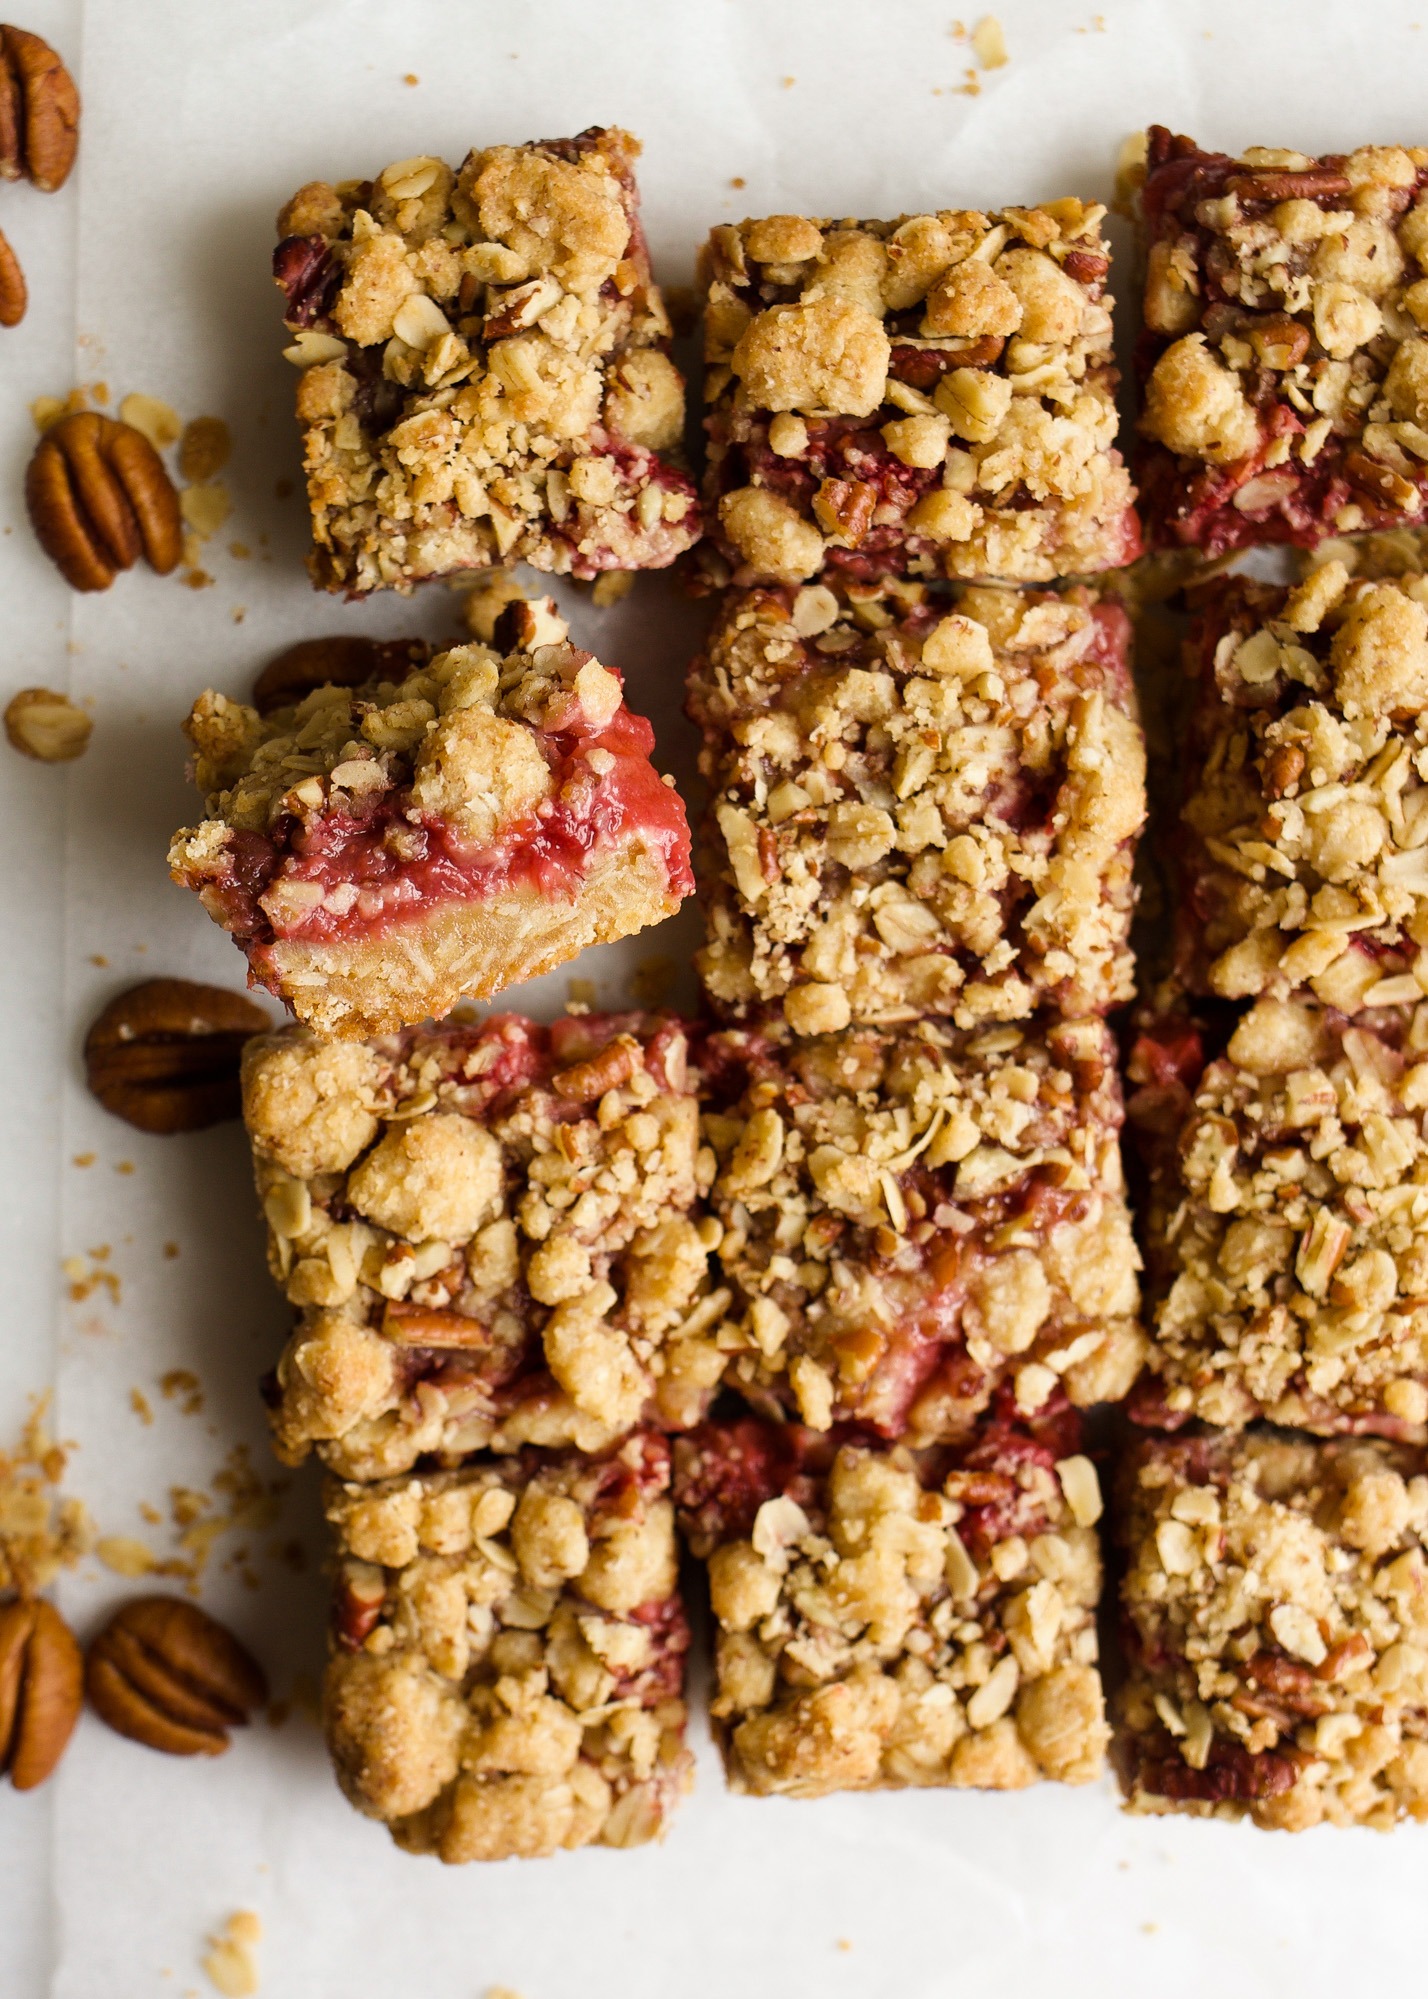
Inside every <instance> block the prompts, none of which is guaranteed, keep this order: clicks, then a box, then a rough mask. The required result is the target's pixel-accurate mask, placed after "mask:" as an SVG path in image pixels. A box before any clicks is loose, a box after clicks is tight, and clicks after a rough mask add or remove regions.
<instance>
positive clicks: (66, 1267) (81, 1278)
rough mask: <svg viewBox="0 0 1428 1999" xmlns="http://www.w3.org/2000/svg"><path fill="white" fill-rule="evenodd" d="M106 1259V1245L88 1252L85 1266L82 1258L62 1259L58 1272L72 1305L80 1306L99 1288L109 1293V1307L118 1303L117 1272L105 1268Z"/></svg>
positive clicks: (120, 1291) (119, 1290)
mask: <svg viewBox="0 0 1428 1999" xmlns="http://www.w3.org/2000/svg"><path fill="white" fill-rule="evenodd" d="M108 1259H109V1245H108V1244H107V1243H105V1244H103V1245H101V1247H100V1248H99V1249H97V1250H95V1249H92V1250H90V1251H89V1262H88V1263H87V1264H86V1262H85V1260H84V1258H83V1257H82V1256H67V1257H66V1258H65V1259H64V1261H63V1263H61V1265H60V1272H61V1275H62V1276H63V1277H64V1278H65V1279H66V1281H67V1283H68V1286H69V1299H70V1303H71V1304H72V1305H82V1304H83V1303H84V1301H85V1300H86V1298H90V1297H92V1296H93V1295H94V1293H95V1292H96V1291H98V1290H99V1289H100V1288H101V1287H102V1288H103V1289H104V1290H105V1291H107V1292H108V1293H109V1302H110V1304H111V1305H117V1304H118V1303H119V1301H120V1297H121V1294H122V1286H121V1284H120V1282H119V1273H118V1271H117V1270H109V1269H106V1268H105V1265H106V1264H107V1262H108Z"/></svg>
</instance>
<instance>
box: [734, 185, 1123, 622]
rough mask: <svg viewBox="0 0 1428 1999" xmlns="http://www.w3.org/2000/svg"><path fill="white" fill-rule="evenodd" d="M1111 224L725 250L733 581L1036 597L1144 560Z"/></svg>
mask: <svg viewBox="0 0 1428 1999" xmlns="http://www.w3.org/2000/svg"><path fill="white" fill-rule="evenodd" d="M1104 215H1105V209H1104V208H1103V207H1101V206H1100V205H1099V204H1097V203H1087V202H1082V201H1078V200H1076V199H1074V198H1068V199H1066V200H1064V201H1052V202H1047V203H1044V204H1043V205H1042V206H1040V207H1037V208H1007V209H1003V210H1000V211H998V212H996V213H991V214H983V213H980V212H978V211H974V210H944V211H939V212H938V213H936V214H928V215H912V216H903V217H901V218H900V219H898V220H897V221H895V222H854V221H843V222H833V221H829V220H827V219H820V220H817V221H813V220H810V219H809V218H808V217H805V216H799V215H771V216H765V217H763V218H761V219H759V220H756V221H745V222H742V223H737V224H735V223H729V224H724V225H722V226H721V227H719V228H717V229H715V230H714V231H713V233H712V235H711V236H710V239H709V242H708V245H707V247H706V249H705V251H704V252H703V257H702V265H701V277H702V282H703V285H704V289H705V316H704V345H705V360H706V363H707V364H708V372H707V374H706V377H705V399H706V401H707V403H708V404H709V406H710V414H709V416H708V418H707V419H706V429H707V430H708V433H709V439H710V456H709V472H708V478H707V482H706V497H707V503H708V511H709V522H710V532H711V533H712V534H714V535H715V536H716V538H717V540H718V543H719V546H720V548H721V550H722V552H723V554H724V556H725V557H726V558H727V560H728V562H729V563H730V564H731V565H732V568H733V572H734V580H735V581H736V582H739V583H768V582H773V583H800V582H803V581H805V580H806V579H807V578H809V577H811V576H813V575H814V574H815V573H816V572H818V571H820V570H821V569H823V568H824V567H825V566H826V567H827V568H829V569H836V570H838V571H840V572H841V573H844V574H847V575H850V576H852V577H854V578H865V577H869V576H876V575H881V574H891V575H898V574H903V575H906V574H915V575H920V576H940V575H945V576H959V577H967V578H979V577H1000V578H1003V579H1005V580H1007V581H1011V582H1020V583H1031V582H1047V581H1050V580H1051V579H1052V578H1054V577H1057V576H1066V575H1076V574H1081V573H1086V572H1089V571H1093V570H1101V569H1113V568H1117V567H1119V566H1120V565H1122V564H1124V563H1126V562H1129V561H1130V560H1131V559H1132V558H1133V557H1134V556H1135V555H1137V554H1138V553H1139V549H1140V535H1139V528H1138V525H1137V522H1136V518H1135V513H1134V509H1133V505H1132V499H1133V495H1132V489H1131V485H1130V480H1129V478H1128V476H1127V474H1126V471H1125V468H1124V466H1123V465H1122V464H1121V461H1120V457H1119V455H1118V453H1117V451H1116V448H1115V437H1116V409H1115V383H1116V372H1115V365H1114V360H1113V356H1112V352H1111V315H1110V310H1109V301H1108V298H1107V295H1106V274H1107V272H1108V270H1109V268H1110V255H1109V251H1108V247H1107V244H1106V241H1105V238H1104V236H1103V235H1102V233H1101V222H1102V219H1103V218H1104Z"/></svg>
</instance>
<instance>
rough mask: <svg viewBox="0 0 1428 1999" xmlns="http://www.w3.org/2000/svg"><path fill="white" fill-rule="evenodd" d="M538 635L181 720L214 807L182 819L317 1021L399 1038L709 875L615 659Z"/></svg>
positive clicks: (177, 852) (255, 972)
mask: <svg viewBox="0 0 1428 1999" xmlns="http://www.w3.org/2000/svg"><path fill="white" fill-rule="evenodd" d="M527 629H528V632H529V642H528V648H527V649H523V650H520V651H516V652H512V653H510V654H509V655H507V656H506V657H505V658H502V657H501V656H500V655H499V654H498V653H496V652H494V651H492V650H491V648H489V647H487V646H480V645H464V646H457V647H454V648H453V649H452V650H451V651H450V652H444V653H440V654H438V655H437V657H436V658H434V659H433V660H431V661H430V662H429V663H428V664H426V665H421V666H418V667H417V668H416V669H415V670H414V671H412V672H411V673H409V674H408V675H407V676H406V677H405V678H402V679H394V680H379V681H371V682H368V683H367V684H366V685H364V686H360V687H347V686H323V687H318V688H315V689H313V691H312V692H310V693H307V694H304V695H303V696H302V698H301V699H300V700H299V701H297V703H296V705H294V706H284V707H279V708H277V709H275V710H272V711H270V712H269V713H267V714H261V715H260V714H259V712H258V710H257V709H255V708H248V707H244V706H242V705H241V704H240V703H238V702H236V701H230V700H229V699H228V698H227V697H226V696H225V695H222V694H216V693H213V692H211V691H210V692H209V693H207V694H203V695H201V696H200V697H199V700H198V702H197V704H196V705H195V707H194V710H193V713H192V715H191V716H190V718H189V720H188V722H187V724H186V725H185V733H186V734H187V736H188V738H189V741H190V743H191V744H192V746H193V751H194V756H193V765H192V771H193V778H194V782H195V783H196V784H197V786H198V788H199V790H200V791H202V792H203V793H204V794H205V808H206V812H207V817H206V818H205V819H204V821H203V822H202V824H201V825H198V826H192V827H186V828H185V829H184V830H183V831H182V832H180V833H178V834H177V835H176V836H175V839H174V842H173V845H172V848H171V849H170V853H169V865H170V868H171V870H172V872H173V876H174V879H175V880H176V881H178V882H180V883H182V884H183V885H184V886H185V887H188V888H192V889H195V890H197V892H198V893H199V895H200V896H201V897H202V899H203V903H204V907H205V908H206V909H207V910H208V913H209V914H210V916H212V917H213V919H214V921H215V922H217V923H220V924H222V926H223V928H224V929H225V930H227V931H229V932H230V933H231V934H232V936H233V938H234V940H235V941H236V942H237V943H238V944H239V945H240V946H241V948H242V949H243V951H244V953H245V955H246V956H247V959H248V965H249V971H250V981H251V983H252V984H254V985H260V986H265V987H266V988H267V990H268V991H269V992H271V993H274V994H276V995H277V997H278V998H280V999H282V1000H283V1001H285V1002H286V1004H287V1005H288V1006H289V1007H290V1008H291V1009H292V1011H293V1012H294V1013H295V1014H297V1016H298V1018H299V1019H300V1020H304V1021H307V1022H309V1023H310V1024H311V1025H312V1026H314V1027H316V1028H318V1029H319V1030H320V1031H321V1032H322V1033H324V1034H336V1035H362V1034H382V1033H386V1032H389V1031H391V1030H393V1029H396V1028H400V1027H403V1026H408V1025H410V1024H412V1023H413V1022H416V1021H420V1020H424V1019H426V1018H427V1016H428V1015H438V1016H439V1015H441V1014H444V1013H446V1012H448V1011H449V1010H450V1008H451V1007H452V1006H454V1005H455V1003H456V1001H457V1000H458V999H460V998H461V997H462V996H463V995H466V996H470V997H474V998H484V997H485V996H487V995H489V994H491V993H496V992H500V991H502V990H503V989H504V988H505V987H507V986H512V985H516V984H518V983H519V982H520V981H521V980H523V979H529V978H533V977H535V975H536V974H537V973H539V972H547V971H549V970H550V969H551V967H552V966H553V965H560V964H563V963H565V962H566V960H567V959H570V958H573V957H574V956H575V955H576V953H577V952H578V951H580V950H582V949H583V948H584V947H585V946H586V945H587V944H603V943H608V942H609V940H610V939H611V938H614V937H628V936H631V935H632V934H633V933H634V932H635V931H637V930H643V929H644V928H645V927H646V926H647V925H649V924H651V923H658V922H660V921H661V920H662V919H663V918H664V917H666V916H669V915H671V914H672V913H673V912H674V911H675V910H676V909H677V908H678V907H679V904H680V902H681V901H682V900H683V899H684V897H685V896H686V895H688V894H689V893H690V891H691V889H692V888H693V886H694V883H693V878H692V876H691V875H690V872H689V831H688V827H687V825H686V822H685V817H684V807H683V805H682V804H681V803H680V800H679V797H678V794H677V793H676V792H675V790H674V788H673V780H672V779H670V780H667V781H662V780H661V779H660V777H659V775H658V774H657V772H656V771H655V768H654V766H653V764H652V763H651V762H650V753H651V751H652V750H653V748H654V731H653V730H652V729H651V728H650V725H649V723H648V722H647V721H645V720H644V718H643V716H640V715H634V714H632V713H631V712H630V710H629V709H628V708H627V707H626V706H625V703H624V697H623V693H622V684H621V680H620V676H619V674H618V673H612V672H610V671H609V670H608V669H607V668H606V667H603V666H601V664H600V662H599V661H598V660H597V659H595V658H594V657H593V656H592V655H591V654H590V653H588V652H581V651H579V650H578V649H577V648H576V647H574V646H572V645H570V644H568V643H567V641H566V633H565V627H564V625H563V624H562V623H561V622H560V620H559V619H558V618H556V617H555V616H554V615H553V614H552V613H551V612H549V611H545V610H536V611H531V612H530V613H529V615H528V618H527Z"/></svg>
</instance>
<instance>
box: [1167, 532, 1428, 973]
mask: <svg viewBox="0 0 1428 1999" xmlns="http://www.w3.org/2000/svg"><path fill="white" fill-rule="evenodd" d="M1206 599H1207V601H1206V604H1205V608H1204V613H1203V616H1202V617H1201V619H1200V621H1199V626H1198V632H1197V635H1196V637H1195V639H1194V641H1193V648H1192V649H1193V654H1194V658H1195V661H1196V666H1197V671H1198V674H1199V695H1198V711H1197V714H1196V717H1195V719H1194V722H1193V724H1192V728H1191V743H1190V769H1191V778H1190V785H1189V794H1188V797H1187V801H1186V804H1185V807H1184V812H1183V819H1184V829H1185V830H1184V838H1183V842H1182V853H1181V867H1182V893H1181V898H1180V920H1179V925H1178V929H1179V949H1178V961H1179V971H1180V975H1181V977H1182V979H1183V981H1184V983H1185V985H1186V987H1187V988H1188V990H1190V991H1192V992H1199V993H1207V992H1208V993H1213V994H1217V995H1218V996H1219V997H1221V998H1223V999H1246V998H1252V997H1254V996H1256V995H1258V994H1261V993H1268V994H1272V995H1274V994H1277V995H1282V994H1284V993H1286V992H1289V991H1291V990H1293V989H1294V988H1296V987H1301V986H1307V987H1309V988H1311V989H1312V991H1313V992H1314V993H1315V994H1316V995H1317V996H1318V998H1320V999H1321V1000H1323V1001H1324V1002H1325V1003H1326V1004H1327V1005H1329V1006H1335V1007H1338V1008H1340V1009H1341V1010H1342V1011H1344V1012H1346V1013H1354V1012H1357V1011H1358V1010H1359V1008H1361V1007H1365V1006H1368V1007H1380V1006H1397V1005H1406V1004H1412V1003H1413V1002H1414V1001H1415V1000H1417V999H1418V998H1419V997H1420V996H1421V994H1422V992H1423V990H1424V983H1425V982H1428V955H1425V947H1428V846H1426V845H1425V844H1424V843H1425V841H1428V781H1425V780H1428V578H1425V577H1423V576H1405V577H1403V578H1400V579H1396V580H1388V579H1385V580H1382V581H1368V580H1365V581H1362V582H1360V581H1357V580H1354V581H1351V580H1350V579H1349V577H1348V575H1347V573H1346V571H1345V568H1344V565H1343V564H1342V563H1341V562H1338V561H1337V560H1335V561H1330V562H1327V563H1325V564H1324V565H1323V566H1322V567H1321V568H1318V569H1316V570H1314V571H1313V572H1312V573H1311V574H1310V575H1309V576H1308V577H1306V578H1305V580H1304V581H1303V582H1301V583H1299V584H1297V585H1296V586H1295V587H1294V588H1293V589H1292V590H1290V591H1284V590H1280V589H1276V588H1273V587H1271V586H1270V585H1268V584H1262V583H1255V582H1250V581H1247V580H1245V579H1242V578H1232V579H1229V580H1227V581H1226V582H1224V583H1221V584H1218V585H1214V586H1210V587H1209V588H1208V590H1207V592H1206ZM1420 968H1421V973H1422V976H1421V978H1420V976H1419V973H1420Z"/></svg>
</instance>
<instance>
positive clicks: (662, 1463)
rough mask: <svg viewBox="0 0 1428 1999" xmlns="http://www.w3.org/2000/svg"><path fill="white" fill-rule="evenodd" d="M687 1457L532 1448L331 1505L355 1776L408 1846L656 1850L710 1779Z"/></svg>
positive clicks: (338, 1688) (338, 1729)
mask: <svg viewBox="0 0 1428 1999" xmlns="http://www.w3.org/2000/svg"><path fill="white" fill-rule="evenodd" d="M669 1483H670V1466H669V1447H668V1445H667V1444H666V1443H665V1441H664V1439H663V1438H662V1437H658V1436H655V1435H654V1434H652V1433H642V1434H639V1435H636V1436H634V1437H631V1438H630V1439H628V1440H627V1441H626V1442H625V1443H624V1444H622V1445H621V1446H620V1448H619V1449H618V1450H617V1451H615V1452H612V1453H610V1454H609V1455H607V1456H604V1457H596V1458H591V1457H584V1456H577V1455H575V1454H573V1453H570V1454H565V1455H559V1454H550V1453H545V1452H538V1451H526V1452H523V1453H522V1454H521V1455H520V1456H519V1457H509V1458H502V1459H495V1460H488V1461H485V1462H477V1463H473V1464H469V1465H467V1466H466V1467H464V1468H463V1469H462V1470H460V1471H455V1472H442V1473H435V1474H431V1475H427V1476H423V1477H420V1478H402V1479H390V1480H386V1481H384V1482H383V1483H381V1484H378V1485H375V1486H364V1485H342V1484H339V1483H337V1482H336V1481H333V1482H331V1483H330V1484H329V1486H328V1491H327V1517H328V1520H329V1522H330V1524H331V1526H332V1528H333V1531H334V1535H335V1540H336V1549H337V1557H338V1568H337V1586H336V1593H335V1598H334V1604H333V1620H332V1646H333V1656H332V1660H331V1663H330V1665H329V1667H328V1673H327V1684H326V1689H325V1696H324V1712H325V1719H326V1729H327V1739H328V1745H329V1747H330V1749H331V1751H332V1757H333V1761H334V1764H335V1766H336V1770H337V1776H338V1781H339V1782H340V1783H341V1785H342V1788H343V1790H344V1791H345V1792H346V1794H347V1796H348V1797H349V1798H350V1799H351V1801H352V1803H353V1804H354V1805H356V1806H357V1808H358V1809H359V1811H363V1812H365V1813H367V1814H368V1815H369V1816H370V1817H372V1818H377V1819H381V1820H384V1821H385V1822H386V1824H387V1825H388V1826H389V1827H390V1828H391V1831H392V1834H393V1837H394V1838H395V1839H396V1841H397V1843H398V1844H399V1845H400V1846H403V1847H405V1848H406V1849H407V1851H409V1852H414V1853H435V1854H437V1855H438V1856H439V1857H440V1858H441V1859H442V1860H444V1861H448V1862H459V1861H468V1860H502V1859H508V1858H511V1857H513V1856H521V1857H524V1858H534V1857H536V1856H538V1855H543V1854H549V1853H554V1852H556V1851H557V1850H558V1849H559V1848H561V1847H576V1846H587V1845H590V1844H592V1843H597V1844H600V1845H605V1846H637V1845H640V1844H642V1843H643V1842H644V1841H646V1840H649V1839H654V1838H658V1837H659V1836H660V1835H661V1834H662V1833H663V1831H664V1829H665V1826H666V1823H667V1820H668V1818H669V1815H670V1813H671V1811H672V1810H673V1808H674V1806H675V1805H676V1803H677V1802H678V1800H679V1798H680V1797H681V1796H682V1794H683V1793H684V1792H685V1791H686V1790H687V1789H688V1788H689V1785H690V1783H691V1781H692V1777H693V1759H692V1758H691V1756H690V1754H689V1752H688V1750H687V1749H686V1748H685V1746H684V1722H685V1705H684V1699H683V1688H684V1655H685V1653H686V1651H687V1650H688V1647H689V1628H688V1625H687V1623H686V1621H685V1616H684V1610H683V1606H682V1604H681V1602H680V1598H679V1594H678V1589H677V1580H678V1559H677V1552H676V1548H675V1539H674V1512H673V1508H672V1506H671V1503H670V1500H669V1497H668V1493H669Z"/></svg>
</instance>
